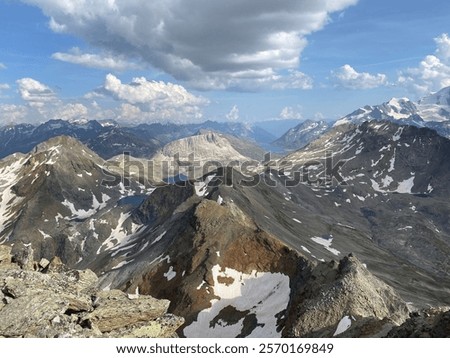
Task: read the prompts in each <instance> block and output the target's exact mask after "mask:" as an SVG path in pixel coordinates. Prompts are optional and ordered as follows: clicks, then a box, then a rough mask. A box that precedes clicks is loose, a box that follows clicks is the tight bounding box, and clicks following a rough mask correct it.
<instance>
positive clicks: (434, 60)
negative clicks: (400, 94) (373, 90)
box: [398, 34, 450, 95]
mask: <svg viewBox="0 0 450 358" xmlns="http://www.w3.org/2000/svg"><path fill="white" fill-rule="evenodd" d="M434 41H435V43H436V51H435V53H434V54H433V55H428V56H426V57H425V58H424V59H423V60H422V61H421V62H420V63H419V65H418V66H417V67H414V68H408V69H406V70H404V71H401V73H400V75H399V77H398V84H399V85H401V86H404V87H406V88H408V89H409V90H410V91H411V92H414V93H416V94H418V95H425V94H428V93H430V92H434V91H438V90H440V89H442V88H444V87H448V86H450V38H449V36H448V34H442V35H441V36H439V37H437V38H435V39H434Z"/></svg>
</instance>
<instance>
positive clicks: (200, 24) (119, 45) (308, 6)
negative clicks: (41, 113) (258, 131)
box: [22, 0, 358, 89]
mask: <svg viewBox="0 0 450 358" xmlns="http://www.w3.org/2000/svg"><path fill="white" fill-rule="evenodd" d="M22 1H24V2H26V3H28V4H32V5H36V6H38V7H40V8H41V9H42V11H43V12H44V13H45V14H46V15H47V16H48V17H49V18H50V21H49V24H50V28H51V29H52V30H53V31H56V32H64V33H70V34H73V35H75V36H78V37H80V38H82V39H84V40H85V41H87V42H88V44H89V45H90V46H92V47H94V48H97V49H98V50H99V51H100V52H102V51H104V52H106V53H110V54H113V55H119V56H123V58H129V59H132V60H133V61H134V60H136V59H137V60H139V61H143V62H146V63H147V64H149V65H151V66H152V67H154V68H157V69H160V70H163V71H165V72H166V73H168V74H170V75H172V76H173V77H174V78H175V79H177V80H179V81H185V82H186V83H189V84H190V85H191V86H196V87H198V88H202V89H230V88H240V89H242V88H243V89H252V88H259V87H258V86H259V85H261V84H262V85H263V86H269V87H271V88H277V86H280V85H279V83H281V84H282V85H281V87H283V86H287V84H285V82H286V81H288V80H289V76H286V75H285V72H286V70H296V69H297V68H298V66H299V63H300V57H301V53H302V51H303V49H304V48H305V47H306V46H307V40H306V37H307V36H308V35H310V34H311V33H313V32H316V31H318V30H321V29H322V28H323V27H324V26H325V25H326V24H327V23H328V22H329V18H330V14H331V13H334V12H340V11H342V10H344V9H346V8H347V7H349V6H351V5H355V4H356V3H357V2H358V0H316V1H311V0H284V1H273V0H245V1H242V0H228V1H224V0H152V1H148V0H115V1H112V0H97V1H93V0H84V1H81V0H65V1H62V0H22ZM69 54H70V53H69ZM65 55H66V56H61V55H59V56H58V57H61V58H65V59H68V57H67V55H68V54H65ZM79 57H80V56H78V58H71V59H72V60H76V61H78V62H84V63H85V64H86V63H88V62H90V61H87V60H86V59H83V60H81V59H80V58H79ZM293 80H296V78H295V76H294V78H293ZM297 80H298V79H297ZM303 81H304V78H301V79H300V83H294V84H293V85H292V86H297V87H299V88H303V87H305V85H304V82H303ZM306 87H308V86H306Z"/></svg>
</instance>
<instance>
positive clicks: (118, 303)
mask: <svg viewBox="0 0 450 358" xmlns="http://www.w3.org/2000/svg"><path fill="white" fill-rule="evenodd" d="M8 256H9V257H8ZM35 267H41V266H40V265H37V264H36V263H35ZM97 281H98V278H97V276H96V275H95V274H94V273H93V272H92V271H91V270H84V271H77V270H71V269H68V268H67V267H65V266H63V265H62V264H58V260H52V262H50V263H48V264H47V265H46V267H45V268H44V269H43V268H42V267H41V271H40V272H39V271H32V270H24V269H22V268H21V267H20V266H18V265H17V264H15V263H13V260H12V257H11V256H10V255H9V248H8V247H6V246H0V290H1V292H0V336H3V337H48V338H50V337H125V336H127V337H172V336H174V335H175V330H176V329H177V328H178V327H179V326H180V325H181V324H182V323H183V322H184V320H183V319H181V318H178V317H176V316H173V315H168V314H166V312H167V308H168V307H169V301H166V300H157V299H155V298H153V297H150V296H140V295H139V294H135V295H127V294H125V293H123V292H121V291H118V290H111V291H99V290H98V289H97V287H96V286H97Z"/></svg>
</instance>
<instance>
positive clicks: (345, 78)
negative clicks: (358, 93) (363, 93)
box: [331, 64, 388, 89]
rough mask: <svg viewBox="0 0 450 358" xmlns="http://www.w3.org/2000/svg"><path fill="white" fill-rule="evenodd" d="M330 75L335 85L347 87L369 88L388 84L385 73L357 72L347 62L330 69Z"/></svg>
mask: <svg viewBox="0 0 450 358" xmlns="http://www.w3.org/2000/svg"><path fill="white" fill-rule="evenodd" d="M331 77H332V81H333V83H334V84H335V86H337V87H341V88H347V89H370V88H376V87H380V86H385V85H387V84H388V80H387V77H386V75H385V74H382V73H377V74H370V73H368V72H357V71H356V70H355V69H354V68H353V67H352V66H350V65H348V64H346V65H344V66H342V67H340V68H339V69H337V70H335V71H332V73H331Z"/></svg>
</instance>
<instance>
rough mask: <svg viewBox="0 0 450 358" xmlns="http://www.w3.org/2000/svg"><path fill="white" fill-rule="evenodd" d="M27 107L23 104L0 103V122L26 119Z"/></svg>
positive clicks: (10, 122)
mask: <svg viewBox="0 0 450 358" xmlns="http://www.w3.org/2000/svg"><path fill="white" fill-rule="evenodd" d="M27 112H28V110H27V108H26V107H25V106H22V105H15V104H1V103H0V123H1V124H3V125H6V124H16V123H20V122H24V121H26V116H27Z"/></svg>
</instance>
